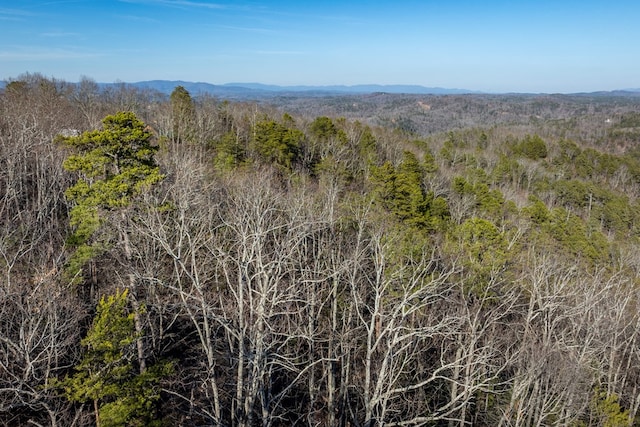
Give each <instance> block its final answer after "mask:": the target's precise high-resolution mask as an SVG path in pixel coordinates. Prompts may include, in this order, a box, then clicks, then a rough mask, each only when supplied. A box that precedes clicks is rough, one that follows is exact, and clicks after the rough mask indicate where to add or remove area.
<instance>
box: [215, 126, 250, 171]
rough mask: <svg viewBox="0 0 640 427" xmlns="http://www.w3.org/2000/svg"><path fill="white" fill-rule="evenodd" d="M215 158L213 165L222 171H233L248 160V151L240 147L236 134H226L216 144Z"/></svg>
mask: <svg viewBox="0 0 640 427" xmlns="http://www.w3.org/2000/svg"><path fill="white" fill-rule="evenodd" d="M214 147H215V156H214V160H213V163H214V165H215V166H216V168H218V169H220V170H233V169H235V168H237V167H238V166H240V165H242V164H243V163H244V162H245V160H246V151H245V149H244V147H242V145H240V143H239V141H238V138H237V137H236V134H235V133H234V132H227V133H225V134H224V135H223V136H222V138H220V140H219V141H217V142H216V143H215V144H214Z"/></svg>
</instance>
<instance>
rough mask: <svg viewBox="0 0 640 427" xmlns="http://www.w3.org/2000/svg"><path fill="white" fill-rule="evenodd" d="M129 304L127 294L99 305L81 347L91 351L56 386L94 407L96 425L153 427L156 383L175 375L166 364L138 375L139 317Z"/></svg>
mask: <svg viewBox="0 0 640 427" xmlns="http://www.w3.org/2000/svg"><path fill="white" fill-rule="evenodd" d="M127 298H128V294H127V291H124V292H116V294H115V295H109V296H108V297H105V296H103V297H102V298H101V299H100V302H99V304H98V307H97V310H96V316H95V318H94V320H93V323H92V325H91V328H90V329H89V331H88V332H87V336H86V337H85V338H84V339H83V340H82V341H81V343H82V346H83V347H85V348H86V351H85V354H84V357H83V359H82V360H81V361H80V363H79V364H78V365H77V366H76V367H75V373H74V374H73V375H72V376H68V377H66V378H64V379H62V380H53V381H51V387H53V388H57V389H61V390H62V393H63V395H64V396H65V397H66V398H67V399H68V400H69V401H71V402H80V403H93V404H94V406H95V407H96V408H97V410H98V411H97V413H96V414H95V415H96V424H99V425H101V426H105V427H109V426H114V427H115V426H125V425H138V426H142V425H150V423H153V422H154V421H155V420H154V415H155V404H156V402H157V401H158V399H159V397H160V394H159V389H158V387H157V383H158V381H159V380H160V379H161V378H162V377H163V376H166V375H168V374H169V373H170V372H171V365H170V364H167V363H164V364H158V365H156V366H154V367H153V368H150V369H148V370H146V371H145V372H142V373H137V370H136V369H135V366H134V364H133V362H132V360H133V359H134V357H133V344H134V342H135V340H136V339H137V336H136V333H135V327H134V315H135V313H133V312H130V311H129V310H128V308H127V307H128V303H127Z"/></svg>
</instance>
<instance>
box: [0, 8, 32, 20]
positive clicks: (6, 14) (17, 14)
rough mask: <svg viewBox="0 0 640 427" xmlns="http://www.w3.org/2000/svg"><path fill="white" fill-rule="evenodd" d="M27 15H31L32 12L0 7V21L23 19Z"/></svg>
mask: <svg viewBox="0 0 640 427" xmlns="http://www.w3.org/2000/svg"><path fill="white" fill-rule="evenodd" d="M28 16H33V13H30V12H27V11H26V10H21V9H8V8H4V7H0V20H1V21H23V20H24V19H25V18H26V17H28Z"/></svg>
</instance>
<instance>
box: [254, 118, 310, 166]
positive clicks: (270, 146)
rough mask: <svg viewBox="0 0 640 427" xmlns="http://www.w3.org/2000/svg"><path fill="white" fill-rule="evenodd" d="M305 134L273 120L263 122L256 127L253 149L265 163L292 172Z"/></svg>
mask: <svg viewBox="0 0 640 427" xmlns="http://www.w3.org/2000/svg"><path fill="white" fill-rule="evenodd" d="M303 139H304V134H303V133H302V132H301V131H300V130H298V129H295V128H291V127H288V126H286V125H284V124H281V123H278V122H275V121H273V120H263V121H260V122H258V123H256V125H255V127H254V137H253V147H254V149H255V151H256V152H257V153H258V155H259V156H260V158H261V159H263V161H265V162H268V163H273V164H275V165H277V166H279V167H280V168H281V169H283V170H291V167H292V165H293V163H294V161H295V160H296V158H297V156H298V153H299V150H300V146H301V144H302V141H303Z"/></svg>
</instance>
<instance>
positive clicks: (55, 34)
mask: <svg viewBox="0 0 640 427" xmlns="http://www.w3.org/2000/svg"><path fill="white" fill-rule="evenodd" d="M40 35H41V36H43V37H51V38H57V37H78V36H80V33H71V32H65V31H50V32H47V33H40Z"/></svg>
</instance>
